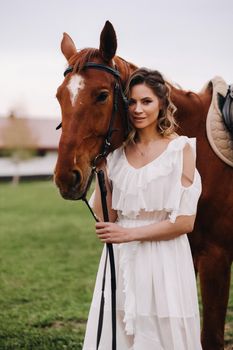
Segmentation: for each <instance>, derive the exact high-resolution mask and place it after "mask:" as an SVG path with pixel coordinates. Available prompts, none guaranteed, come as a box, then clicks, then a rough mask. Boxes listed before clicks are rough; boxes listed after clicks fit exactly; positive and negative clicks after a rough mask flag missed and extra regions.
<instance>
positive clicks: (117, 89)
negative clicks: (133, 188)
mask: <svg viewBox="0 0 233 350" xmlns="http://www.w3.org/2000/svg"><path fill="white" fill-rule="evenodd" d="M86 68H90V69H98V70H103V71H105V72H107V73H110V74H112V75H113V76H114V78H115V80H116V81H115V85H114V91H113V108H112V115H111V118H110V122H109V126H108V130H107V133H106V136H105V139H104V143H103V148H102V151H101V153H100V154H98V155H97V156H96V157H95V159H94V161H93V163H92V172H91V176H90V178H89V181H88V186H87V189H88V188H89V185H90V183H91V181H92V178H93V175H94V174H95V173H96V175H97V179H98V183H99V187H100V193H101V203H102V210H103V218H104V221H105V222H106V221H109V215H108V208H107V201H106V197H107V188H106V185H105V177H104V172H103V170H98V171H97V165H98V162H99V161H100V160H101V159H104V158H106V157H107V155H108V153H109V151H110V149H111V138H112V134H113V132H114V131H116V129H114V128H113V125H114V122H115V117H116V113H117V112H118V98H119V96H121V98H122V100H123V105H124V107H125V110H126V109H127V108H128V101H127V98H126V97H125V95H124V92H123V89H122V84H121V80H120V72H119V71H118V70H117V69H116V68H111V67H109V66H106V65H103V64H99V63H95V62H87V63H86V64H85V65H84V66H83V69H86ZM73 70H74V66H69V67H68V68H67V69H66V70H65V72H64V76H66V75H67V74H68V73H71V72H72V71H73ZM61 126H62V124H61V123H60V124H59V125H58V127H57V128H56V129H59V128H60V127H61ZM128 129H129V125H128V119H127V116H126V113H125V133H128ZM86 192H87V191H85V193H84V195H83V197H82V198H81V199H82V200H83V201H84V202H85V203H86V205H87V207H88V208H89V210H90V212H91V214H92V215H93V217H94V219H95V220H96V221H98V219H97V217H96V215H95V213H94V212H93V210H92V208H91V207H90V205H89V203H88V201H87V199H86ZM106 246H107V249H106V257H105V263H104V271H103V279H102V290H101V300H100V311H99V320H98V328H97V340H96V349H97V350H98V348H99V344H100V339H101V334H102V328H103V318H104V304H105V296H104V291H105V281H106V270H107V261H108V257H109V261H110V272H111V308H112V350H116V272H115V260H114V252H113V246H112V243H107V244H106Z"/></svg>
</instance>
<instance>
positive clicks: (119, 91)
mask: <svg viewBox="0 0 233 350" xmlns="http://www.w3.org/2000/svg"><path fill="white" fill-rule="evenodd" d="M87 68H90V69H98V70H102V71H104V72H107V73H109V74H111V75H113V76H114V78H115V84H114V88H113V108H112V115H111V118H110V122H109V126H108V130H107V133H106V135H105V137H104V142H103V147H102V151H101V152H100V153H99V154H98V155H97V156H96V157H95V158H94V160H93V161H92V169H93V168H94V169H96V166H97V164H98V162H99V160H100V159H102V158H105V157H106V156H107V155H108V153H109V151H110V149H111V146H112V144H111V138H112V134H113V133H114V132H115V131H117V129H114V128H113V125H114V122H115V119H116V114H117V112H118V97H119V96H120V97H121V98H122V101H123V106H124V113H123V116H122V117H123V118H124V119H123V124H124V136H127V135H128V132H129V123H128V118H127V109H128V100H127V98H126V96H125V94H124V92H123V88H122V81H121V76H120V72H119V70H118V69H117V67H116V66H115V68H112V67H109V66H107V65H104V64H100V63H96V62H87V63H85V64H84V65H83V67H82V70H85V69H87ZM73 70H74V66H73V65H71V66H68V67H67V68H66V70H65V72H64V76H66V75H67V74H69V73H72V72H73ZM61 126H62V123H60V124H59V125H58V126H57V127H56V130H58V129H60V128H61Z"/></svg>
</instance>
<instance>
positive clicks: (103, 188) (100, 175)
mask: <svg viewBox="0 0 233 350" xmlns="http://www.w3.org/2000/svg"><path fill="white" fill-rule="evenodd" d="M97 178H98V182H99V187H100V193H101V203H102V209H103V217H104V221H109V215H108V208H107V201H106V196H107V189H106V186H105V178H104V172H103V170H99V171H97ZM82 199H83V201H84V202H85V203H86V205H87V206H88V208H89V210H90V212H91V214H92V216H93V217H94V219H95V221H96V222H98V221H99V220H98V218H97V217H96V215H95V213H94V212H93V210H92V208H91V207H90V205H89V203H88V201H87V199H86V197H84V198H82ZM106 246H107V249H106V257H105V263H104V271H103V279H102V289H101V300H100V312H99V321H98V328H97V341H96V349H97V350H98V348H99V343H100V339H101V334H102V329H103V318H104V304H105V296H104V291H105V280H106V269H107V261H108V256H109V261H110V271H111V306H112V350H116V272H115V261H114V252H113V246H112V244H111V243H107V244H106Z"/></svg>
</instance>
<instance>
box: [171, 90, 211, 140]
mask: <svg viewBox="0 0 233 350" xmlns="http://www.w3.org/2000/svg"><path fill="white" fill-rule="evenodd" d="M171 100H172V102H173V103H174V105H175V106H176V108H177V111H176V114H175V118H176V120H177V122H178V125H179V127H180V132H179V130H178V133H181V134H184V135H187V136H189V137H192V136H197V137H198V136H200V137H201V136H203V135H201V134H202V133H203V130H205V122H206V115H207V112H208V109H209V105H210V101H211V92H210V91H208V90H206V91H205V92H204V93H200V94H197V93H194V92H192V91H185V90H181V89H177V88H175V87H174V86H171Z"/></svg>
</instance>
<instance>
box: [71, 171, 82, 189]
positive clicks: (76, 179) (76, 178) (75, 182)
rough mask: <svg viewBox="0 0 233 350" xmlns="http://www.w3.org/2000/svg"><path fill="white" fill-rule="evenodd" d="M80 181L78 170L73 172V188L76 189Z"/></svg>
mask: <svg viewBox="0 0 233 350" xmlns="http://www.w3.org/2000/svg"><path fill="white" fill-rule="evenodd" d="M80 181H81V175H80V172H79V171H78V170H73V187H77V185H79V183H80Z"/></svg>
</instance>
